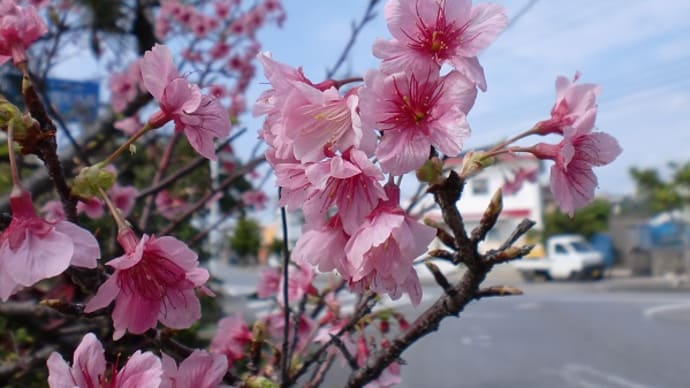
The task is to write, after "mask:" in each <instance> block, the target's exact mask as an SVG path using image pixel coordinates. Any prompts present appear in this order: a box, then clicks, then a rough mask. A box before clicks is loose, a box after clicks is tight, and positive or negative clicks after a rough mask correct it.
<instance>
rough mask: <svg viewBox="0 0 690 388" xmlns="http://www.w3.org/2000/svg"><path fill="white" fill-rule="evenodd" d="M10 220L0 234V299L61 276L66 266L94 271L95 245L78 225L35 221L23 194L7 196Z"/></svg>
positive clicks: (5, 299) (36, 219)
mask: <svg viewBox="0 0 690 388" xmlns="http://www.w3.org/2000/svg"><path fill="white" fill-rule="evenodd" d="M10 208H11V209H12V221H11V222H10V225H9V226H8V227H7V229H5V230H4V231H3V232H2V234H0V299H1V300H3V301H7V299H8V298H9V297H10V296H11V295H13V294H14V293H16V292H17V291H18V290H19V289H21V288H22V287H31V286H33V285H34V284H36V283H37V282H39V281H41V280H43V279H47V278H50V277H53V276H57V275H59V274H61V273H63V272H64V271H65V270H66V269H67V267H69V266H70V265H74V266H78V267H85V268H95V267H96V261H97V260H98V258H99V257H100V248H99V247H98V242H97V241H96V239H95V238H94V237H93V235H92V234H91V233H89V232H88V231H87V230H85V229H82V228H80V227H79V226H77V225H75V224H73V223H71V222H68V221H60V222H58V223H50V222H47V221H45V220H43V219H41V218H39V217H38V216H37V215H36V213H35V211H34V208H33V202H32V201H31V194H29V192H27V191H21V192H19V193H13V194H12V195H10Z"/></svg>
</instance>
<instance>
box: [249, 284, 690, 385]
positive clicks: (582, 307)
mask: <svg viewBox="0 0 690 388" xmlns="http://www.w3.org/2000/svg"><path fill="white" fill-rule="evenodd" d="M245 279H246V277H245ZM488 282H490V283H495V284H496V283H502V284H512V285H516V286H519V287H521V288H522V289H523V290H524V291H525V295H521V296H513V297H504V298H493V299H487V300H482V301H478V302H474V303H472V304H471V305H470V306H468V308H467V309H466V310H465V312H464V313H463V314H462V315H461V317H460V319H456V318H448V319H446V320H444V321H443V322H442V324H441V327H440V330H439V332H437V333H435V334H432V335H431V336H429V337H426V338H424V339H422V340H420V341H419V342H418V343H417V344H415V345H414V346H413V347H412V348H410V349H409V350H408V351H407V352H405V353H403V359H404V360H405V361H406V363H407V365H405V366H403V368H402V377H403V383H402V384H401V385H400V386H401V387H415V388H416V387H468V388H470V387H481V388H503V387H511V388H512V387H518V388H519V387H530V388H531V387H534V388H540V387H544V388H547V387H548V388H551V387H566V388H567V387H572V388H628V387H630V388H648V387H673V388H675V387H678V388H688V387H690V292H688V291H678V290H671V289H666V290H664V289H663V288H662V289H659V288H658V287H640V286H638V285H636V283H629V282H628V283H626V282H625V281H623V280H620V279H613V280H604V281H600V282H584V283H575V282H557V283H532V284H524V283H522V281H521V280H520V279H519V278H518V277H516V276H514V274H512V273H511V272H510V271H504V272H503V273H500V271H499V274H498V276H494V277H492V278H490V279H489V280H488ZM686 290H687V289H686ZM439 293H440V289H439V287H438V286H436V285H435V284H433V283H432V282H425V286H424V294H425V296H424V301H423V302H422V305H421V306H419V308H417V309H416V310H414V309H412V308H411V307H403V309H402V310H401V311H402V312H403V313H405V314H406V316H408V318H409V319H410V321H412V320H413V319H414V316H416V314H418V313H419V312H420V311H422V310H421V309H422V308H424V307H425V306H428V304H430V303H431V302H432V301H433V300H435V298H436V296H437V295H438V294H439ZM401 305H406V304H405V303H402V304H401ZM346 373H347V370H345V369H344V368H343V369H340V368H336V369H335V371H334V373H333V376H331V378H329V379H328V384H326V385H325V386H329V387H339V386H342V385H343V381H344V379H345V377H346Z"/></svg>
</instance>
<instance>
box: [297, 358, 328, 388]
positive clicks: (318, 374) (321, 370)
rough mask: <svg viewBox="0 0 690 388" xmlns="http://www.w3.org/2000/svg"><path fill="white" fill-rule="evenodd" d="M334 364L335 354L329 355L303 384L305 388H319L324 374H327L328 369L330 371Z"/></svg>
mask: <svg viewBox="0 0 690 388" xmlns="http://www.w3.org/2000/svg"><path fill="white" fill-rule="evenodd" d="M334 362H335V353H331V354H329V355H327V356H326V359H325V360H323V361H321V362H320V363H319V367H318V368H317V369H316V370H314V374H313V375H312V376H311V379H309V381H308V382H307V383H306V384H304V387H305V388H315V387H319V386H321V383H323V379H324V378H325V377H326V373H327V372H328V370H329V369H331V366H332V365H333V363H334Z"/></svg>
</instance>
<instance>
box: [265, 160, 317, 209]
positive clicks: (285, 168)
mask: <svg viewBox="0 0 690 388" xmlns="http://www.w3.org/2000/svg"><path fill="white" fill-rule="evenodd" d="M276 153H277V152H276V149H275V148H270V149H268V150H267V151H266V160H267V161H268V163H269V164H270V165H271V166H272V167H273V169H274V171H275V174H276V184H277V185H278V186H279V187H280V188H281V192H280V199H279V200H278V205H279V206H285V207H286V208H287V209H288V210H290V211H292V210H295V209H301V208H302V205H303V204H304V201H306V199H307V197H309V195H310V194H311V193H312V192H313V191H314V190H315V188H314V186H313V185H312V184H311V182H309V179H308V178H307V174H306V167H307V166H308V165H309V164H306V165H305V164H302V163H300V162H299V161H297V160H295V159H294V157H289V158H287V159H279V158H278V157H276Z"/></svg>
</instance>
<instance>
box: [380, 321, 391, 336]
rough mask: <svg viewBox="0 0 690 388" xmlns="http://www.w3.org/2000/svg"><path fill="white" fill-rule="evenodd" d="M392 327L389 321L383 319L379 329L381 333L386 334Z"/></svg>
mask: <svg viewBox="0 0 690 388" xmlns="http://www.w3.org/2000/svg"><path fill="white" fill-rule="evenodd" d="M390 328H391V325H390V323H388V320H387V319H382V320H381V322H380V323H379V329H380V330H381V333H383V334H386V333H388V331H390Z"/></svg>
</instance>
